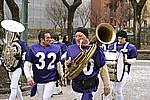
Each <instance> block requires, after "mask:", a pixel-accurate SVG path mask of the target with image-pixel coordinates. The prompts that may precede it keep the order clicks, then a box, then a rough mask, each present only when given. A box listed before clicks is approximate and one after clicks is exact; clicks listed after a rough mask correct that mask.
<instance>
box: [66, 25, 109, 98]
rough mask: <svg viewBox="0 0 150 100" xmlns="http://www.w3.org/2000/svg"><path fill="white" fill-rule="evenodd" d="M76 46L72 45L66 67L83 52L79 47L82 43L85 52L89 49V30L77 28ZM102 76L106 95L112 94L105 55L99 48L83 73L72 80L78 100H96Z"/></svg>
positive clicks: (69, 48)
mask: <svg viewBox="0 0 150 100" xmlns="http://www.w3.org/2000/svg"><path fill="white" fill-rule="evenodd" d="M75 40H76V44H73V45H70V46H69V47H68V51H67V60H66V65H68V67H69V64H70V62H71V61H72V60H73V59H74V58H75V57H77V56H78V55H79V53H80V52H81V51H82V50H81V49H80V48H79V45H80V44H81V41H82V49H83V50H84V51H85V50H87V49H89V47H90V45H89V44H88V43H89V39H88V30H87V29H86V28H83V27H79V28H77V30H76V32H75ZM99 71H100V75H101V78H102V81H103V83H104V94H105V95H108V94H109V93H110V87H109V75H108V70H107V67H106V65H105V55H104V53H103V50H101V48H99V47H97V49H96V51H95V53H94V55H93V56H92V58H91V59H90V60H89V62H88V63H87V64H86V67H85V68H84V69H83V70H82V72H81V73H80V74H79V75H78V76H76V77H75V78H74V79H72V89H73V91H74V92H75V96H76V100H94V93H95V92H96V91H97V88H98V85H99V79H98V77H97V76H98V74H99Z"/></svg>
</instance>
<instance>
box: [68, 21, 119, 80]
mask: <svg viewBox="0 0 150 100" xmlns="http://www.w3.org/2000/svg"><path fill="white" fill-rule="evenodd" d="M95 37H96V38H95ZM115 38H116V34H115V32H114V28H113V27H112V26H111V25H110V24H108V23H101V24H100V25H98V26H97V28H96V36H94V37H93V38H92V43H93V46H92V47H91V48H89V49H88V50H86V51H82V52H81V53H80V54H79V55H78V56H77V57H76V58H75V59H74V60H73V61H72V62H71V64H70V67H69V68H68V70H67V71H66V73H65V77H68V78H69V79H74V78H75V77H76V76H78V75H79V74H80V73H81V71H82V70H83V69H84V67H85V66H86V64H87V63H88V62H89V60H90V59H91V57H92V56H93V54H94V52H95V50H96V48H97V46H98V44H99V42H101V43H104V44H110V43H112V42H114V40H115Z"/></svg>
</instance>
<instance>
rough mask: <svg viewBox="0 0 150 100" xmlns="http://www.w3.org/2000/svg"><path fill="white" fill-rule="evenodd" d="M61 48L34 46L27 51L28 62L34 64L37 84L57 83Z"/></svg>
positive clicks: (34, 77) (34, 76)
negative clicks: (57, 66)
mask: <svg viewBox="0 0 150 100" xmlns="http://www.w3.org/2000/svg"><path fill="white" fill-rule="evenodd" d="M60 55H61V52H60V48H58V47H56V46H54V45H52V44H51V45H48V46H45V47H43V46H41V45H40V44H38V43H37V44H34V45H32V46H31V47H29V49H28V50H27V53H26V61H28V62H30V63H32V71H33V79H34V81H35V83H48V82H51V81H56V80H57V77H56V72H57V69H56V64H57V62H59V60H60Z"/></svg>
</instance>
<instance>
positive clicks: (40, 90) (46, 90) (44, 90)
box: [37, 82, 56, 100]
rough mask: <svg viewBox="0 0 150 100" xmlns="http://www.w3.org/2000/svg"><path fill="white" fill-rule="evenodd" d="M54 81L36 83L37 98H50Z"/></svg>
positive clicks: (47, 99) (45, 99) (46, 99)
mask: <svg viewBox="0 0 150 100" xmlns="http://www.w3.org/2000/svg"><path fill="white" fill-rule="evenodd" d="M55 85H56V82H49V83H43V84H40V83H38V84H37V94H38V95H39V100H50V99H51V96H52V94H53V90H54V87H55Z"/></svg>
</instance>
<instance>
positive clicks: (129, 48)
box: [109, 42, 137, 100]
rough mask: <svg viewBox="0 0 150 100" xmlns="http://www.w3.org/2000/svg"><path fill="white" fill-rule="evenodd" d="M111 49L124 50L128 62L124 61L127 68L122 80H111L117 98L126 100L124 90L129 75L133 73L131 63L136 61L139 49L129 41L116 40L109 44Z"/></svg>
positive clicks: (117, 99)
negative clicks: (118, 41)
mask: <svg viewBox="0 0 150 100" xmlns="http://www.w3.org/2000/svg"><path fill="white" fill-rule="evenodd" d="M109 50H115V51H118V52H123V54H124V56H125V59H126V62H125V63H124V64H125V70H124V74H123V78H122V80H121V81H120V82H111V86H112V91H113V92H114V94H115V97H116V100H124V99H123V93H122V90H123V87H124V85H125V83H126V81H127V79H128V77H129V76H130V74H131V65H132V64H133V63H134V62H135V61H136V57H137V50H136V47H135V46H134V45H133V44H130V43H129V42H125V43H123V44H119V43H116V42H115V43H114V44H111V45H110V46H109Z"/></svg>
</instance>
